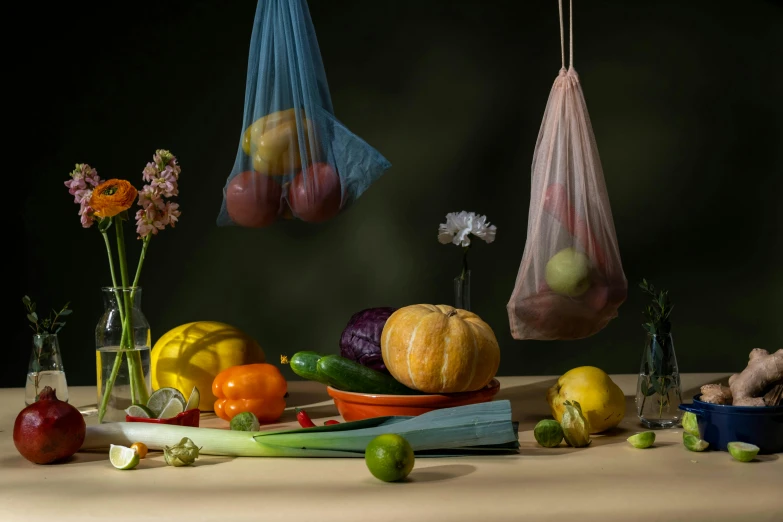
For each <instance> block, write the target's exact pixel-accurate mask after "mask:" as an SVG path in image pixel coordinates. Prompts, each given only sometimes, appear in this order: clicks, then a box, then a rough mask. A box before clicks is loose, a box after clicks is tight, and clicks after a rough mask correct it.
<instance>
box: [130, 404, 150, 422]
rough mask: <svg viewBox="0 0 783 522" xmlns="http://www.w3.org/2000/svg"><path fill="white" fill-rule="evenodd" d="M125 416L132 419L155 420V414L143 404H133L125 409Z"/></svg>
mask: <svg viewBox="0 0 783 522" xmlns="http://www.w3.org/2000/svg"><path fill="white" fill-rule="evenodd" d="M125 414H126V415H130V416H131V417H141V418H144V419H154V418H155V414H154V413H152V412H151V411H150V409H149V408H147V407H146V406H143V405H141V404H131V405H130V406H128V407H127V408H125Z"/></svg>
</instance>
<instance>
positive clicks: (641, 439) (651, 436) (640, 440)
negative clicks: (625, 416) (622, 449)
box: [626, 431, 655, 449]
mask: <svg viewBox="0 0 783 522" xmlns="http://www.w3.org/2000/svg"><path fill="white" fill-rule="evenodd" d="M626 440H627V441H628V442H630V443H631V446H633V447H634V448H639V449H644V448H649V447H650V446H652V445H653V443H654V442H655V432H654V431H643V432H641V433H637V434H635V435H631V436H630V437H628V438H627V439H626Z"/></svg>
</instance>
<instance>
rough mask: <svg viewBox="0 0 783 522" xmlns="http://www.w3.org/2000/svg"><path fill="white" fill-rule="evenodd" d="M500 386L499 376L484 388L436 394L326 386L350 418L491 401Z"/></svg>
mask: <svg viewBox="0 0 783 522" xmlns="http://www.w3.org/2000/svg"><path fill="white" fill-rule="evenodd" d="M499 390H500V383H499V382H498V380H497V379H492V382H490V383H489V384H487V385H486V386H485V387H484V388H481V389H480V390H476V391H472V392H460V393H447V394H432V395H378V394H371V393H354V392H347V391H342V390H338V389H335V388H332V387H331V386H327V387H326V391H327V392H328V393H329V395H330V396H331V397H332V399H333V400H334V405H335V406H337V411H339V412H340V415H342V417H343V419H345V420H346V421H349V422H350V421H355V420H362V419H369V418H372V417H386V416H393V415H405V416H416V415H421V414H422V413H427V412H428V411H432V410H438V409H441V408H452V407H454V406H465V405H466V404H476V403H479V402H489V401H491V400H492V397H494V396H495V395H496V394H497V392H498V391H499Z"/></svg>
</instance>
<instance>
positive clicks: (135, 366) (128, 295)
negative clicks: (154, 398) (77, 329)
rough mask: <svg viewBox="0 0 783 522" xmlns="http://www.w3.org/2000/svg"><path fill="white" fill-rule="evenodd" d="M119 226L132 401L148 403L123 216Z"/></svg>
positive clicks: (123, 330)
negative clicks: (135, 318)
mask: <svg viewBox="0 0 783 522" xmlns="http://www.w3.org/2000/svg"><path fill="white" fill-rule="evenodd" d="M115 220H116V221H115V225H116V228H117V254H118V255H119V258H120V277H121V278H122V287H123V289H124V290H130V292H128V291H125V292H123V294H124V298H125V310H126V312H127V313H126V314H125V322H124V323H123V328H122V337H123V341H124V343H122V344H121V346H124V347H125V349H127V350H129V351H128V374H129V378H130V391H131V402H132V403H133V404H147V399H149V395H148V394H147V384H146V382H144V375H143V368H142V363H141V354H139V352H138V350H136V340H135V338H134V337H135V336H134V333H133V297H134V294H135V292H134V289H131V288H130V285H129V279H128V276H129V274H128V262H127V256H126V255H125V236H124V234H123V233H122V221H123V217H121V215H117V217H115Z"/></svg>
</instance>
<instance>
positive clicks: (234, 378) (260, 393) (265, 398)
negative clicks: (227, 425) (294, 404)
mask: <svg viewBox="0 0 783 522" xmlns="http://www.w3.org/2000/svg"><path fill="white" fill-rule="evenodd" d="M287 391H288V383H287V382H286V380H285V377H283V374H282V373H280V370H278V369H277V367H276V366H273V365H271V364H266V363H260V364H243V365H240V366H232V367H231V368H227V369H225V370H223V371H222V372H220V373H219V374H217V376H215V380H214V381H212V393H213V394H214V395H215V397H217V400H216V401H215V413H216V414H217V416H218V417H220V418H221V419H223V420H227V421H230V420H231V419H233V418H234V416H235V415H237V414H239V413H243V412H246V411H249V412H252V413H253V414H254V415H255V416H256V417H258V422H260V423H270V422H275V421H276V420H277V419H279V418H280V416H281V415H283V410H285V395H286V392H287Z"/></svg>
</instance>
